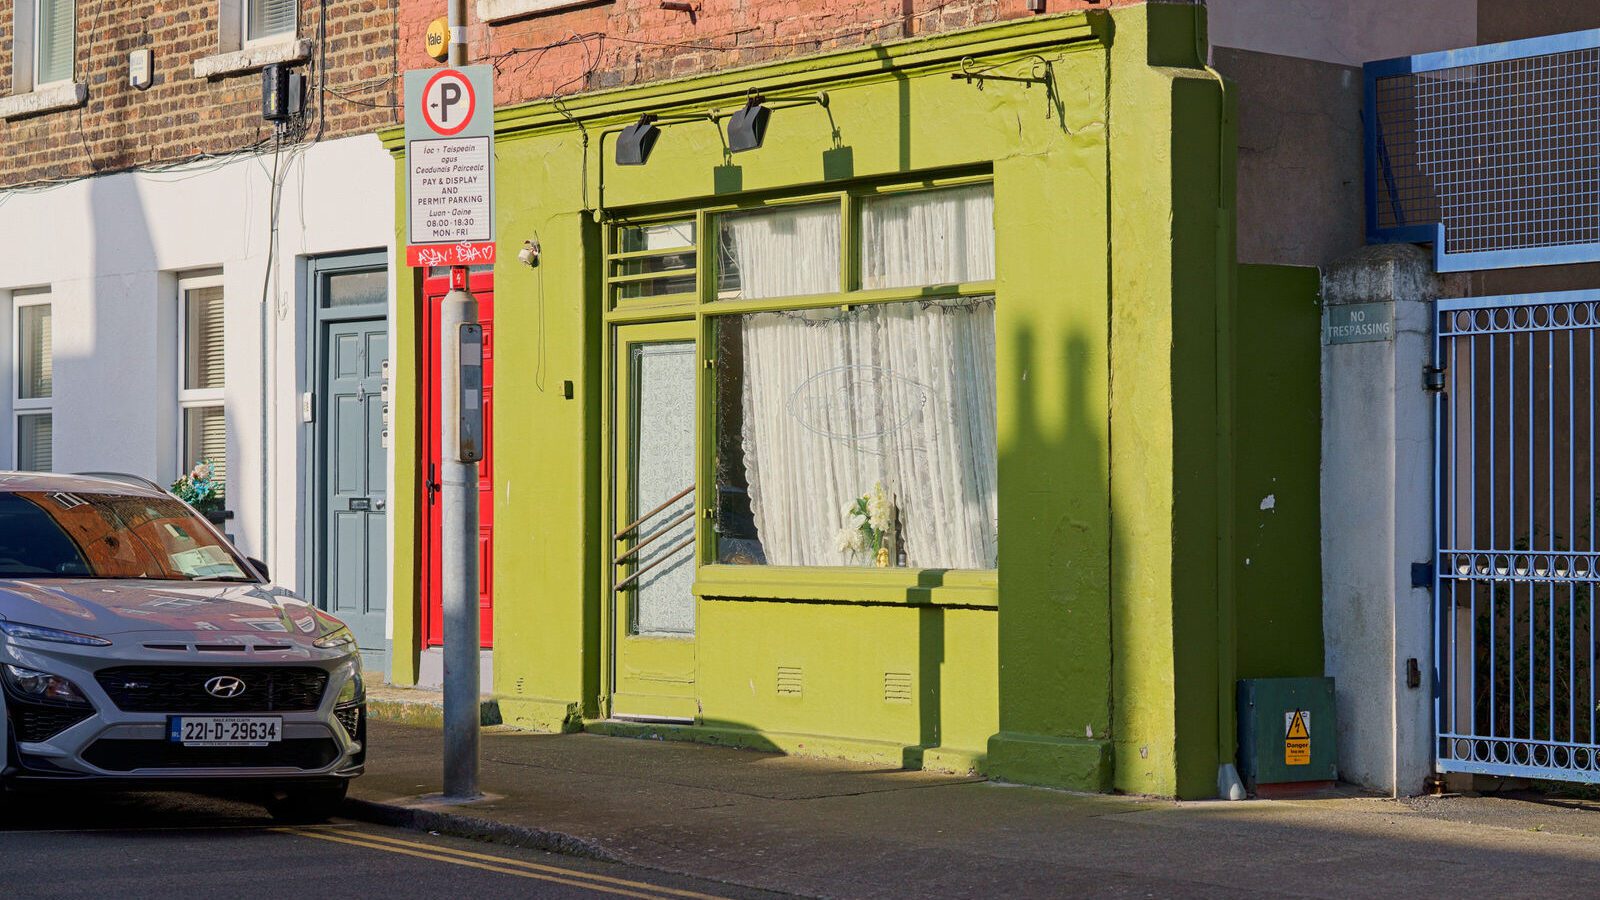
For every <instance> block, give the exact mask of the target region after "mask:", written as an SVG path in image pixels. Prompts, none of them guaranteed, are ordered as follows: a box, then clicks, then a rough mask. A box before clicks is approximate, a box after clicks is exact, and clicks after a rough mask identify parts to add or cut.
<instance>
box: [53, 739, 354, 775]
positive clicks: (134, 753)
mask: <svg viewBox="0 0 1600 900" xmlns="http://www.w3.org/2000/svg"><path fill="white" fill-rule="evenodd" d="M83 758H84V760H85V761H87V762H88V763H89V764H90V765H92V766H94V767H96V768H98V769H102V770H104V771H107V772H132V771H134V770H135V769H243V768H275V769H278V768H287V769H304V770H307V771H310V770H314V769H325V768H327V767H328V766H330V765H332V764H333V761H334V760H335V759H338V758H339V747H338V745H337V744H335V743H334V742H333V739H332V738H289V739H285V740H282V741H279V742H278V743H276V744H272V745H270V746H266V747H185V746H184V745H182V744H177V743H173V742H172V741H149V740H128V739H125V738H101V739H100V740H98V741H95V742H94V743H93V744H91V745H90V746H89V749H88V750H85V751H84V752H83Z"/></svg>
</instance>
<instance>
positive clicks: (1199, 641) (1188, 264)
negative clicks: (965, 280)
mask: <svg viewBox="0 0 1600 900" xmlns="http://www.w3.org/2000/svg"><path fill="white" fill-rule="evenodd" d="M1112 15H1113V19H1114V21H1115V33H1116V40H1115V42H1114V44H1113V46H1112V51H1111V139H1110V144H1111V204H1110V206H1111V246H1112V254H1111V285H1112V286H1111V297H1112V300H1111V366H1112V371H1113V375H1112V385H1111V459H1112V463H1111V518H1112V522H1113V529H1114V535H1115V536H1114V539H1113V544H1112V554H1111V582H1110V583H1111V608H1112V626H1111V645H1112V647H1111V655H1112V660H1113V665H1112V672H1113V674H1112V710H1113V715H1112V718H1113V724H1112V735H1113V748H1114V756H1115V773H1116V774H1115V779H1114V785H1115V787H1116V788H1117V789H1119V790H1123V791H1128V792H1132V793H1149V794H1160V795H1167V796H1172V795H1176V796H1180V797H1210V796H1215V794H1216V790H1217V787H1216V784H1217V782H1216V779H1217V767H1218V764H1219V761H1221V760H1222V759H1224V758H1231V755H1232V754H1231V752H1230V753H1227V754H1226V755H1224V753H1223V747H1224V746H1225V745H1227V746H1230V747H1231V744H1228V739H1227V735H1228V734H1229V733H1230V732H1231V723H1230V721H1224V720H1225V719H1228V718H1229V717H1230V715H1231V705H1230V703H1229V702H1228V700H1227V698H1226V694H1225V692H1224V691H1223V690H1222V689H1221V686H1222V685H1225V684H1228V683H1231V680H1232V657H1231V643H1232V641H1231V637H1232V635H1231V613H1230V612H1229V606H1230V604H1229V603H1226V602H1222V603H1219V597H1220V596H1222V595H1223V594H1224V593H1225V592H1226V590H1227V586H1226V584H1225V583H1224V581H1223V579H1221V578H1220V577H1219V575H1220V570H1221V568H1222V567H1221V566H1220V565H1219V558H1220V559H1226V558H1227V554H1228V553H1229V552H1230V551H1228V549H1227V537H1228V533H1227V523H1228V521H1229V518H1228V516H1229V515H1231V508H1228V507H1227V503H1228V501H1229V498H1230V494H1229V493H1228V488H1227V482H1228V480H1229V478H1230V473H1231V469H1230V467H1229V464H1228V462H1227V460H1226V457H1225V454H1222V453H1221V452H1220V448H1221V447H1222V446H1223V444H1224V442H1225V440H1226V429H1227V428H1228V420H1227V416H1228V414H1229V412H1230V409H1231V403H1230V402H1229V396H1228V391H1229V390H1230V385H1229V383H1228V380H1227V378H1226V377H1225V373H1222V377H1219V370H1218V362H1219V359H1221V360H1224V361H1225V360H1227V359H1228V358H1229V357H1230V356H1231V353H1232V348H1231V344H1230V342H1229V337H1228V331H1227V327H1228V319H1229V307H1230V304H1231V284H1230V274H1229V270H1230V269H1231V260H1232V221H1231V212H1230V210H1229V207H1231V200H1224V198H1227V197H1229V192H1230V191H1231V183H1230V182H1231V176H1230V174H1229V172H1230V167H1231V165H1232V158H1231V154H1232V149H1231V148H1232V145H1233V141H1232V136H1231V134H1228V133H1226V132H1227V129H1228V128H1229V126H1227V125H1226V124H1225V123H1224V116H1223V112H1224V103H1223V98H1222V94H1221V91H1220V90H1219V83H1218V79H1217V78H1216V77H1214V73H1210V72H1208V71H1206V70H1205V69H1203V68H1200V67H1199V66H1198V55H1197V52H1196V50H1197V48H1199V47H1202V46H1203V45H1204V37H1203V34H1197V33H1196V31H1197V29H1199V28H1203V15H1204V12H1203V10H1202V8H1200V7H1198V6H1189V5H1167V4H1151V5H1147V6H1137V7H1128V8H1125V9H1121V10H1118V11H1116V12H1115V13H1113V14H1112ZM1219 156H1220V157H1221V158H1220V159H1219ZM1163 250H1165V251H1167V252H1161V251H1163ZM1219 329H1220V330H1219Z"/></svg>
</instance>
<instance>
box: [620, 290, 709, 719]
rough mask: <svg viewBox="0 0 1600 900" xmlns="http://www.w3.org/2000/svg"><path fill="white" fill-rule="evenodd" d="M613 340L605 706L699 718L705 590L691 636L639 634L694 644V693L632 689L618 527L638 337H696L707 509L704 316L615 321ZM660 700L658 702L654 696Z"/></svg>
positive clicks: (694, 562)
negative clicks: (631, 354) (627, 679)
mask: <svg viewBox="0 0 1600 900" xmlns="http://www.w3.org/2000/svg"><path fill="white" fill-rule="evenodd" d="M608 330H609V340H608V341H607V356H608V361H607V364H606V379H607V391H606V404H607V407H608V408H607V410H606V417H605V423H606V434H605V437H604V440H605V443H604V445H603V446H604V448H605V454H606V468H605V472H604V473H603V477H604V480H605V504H606V507H605V514H604V515H603V516H602V519H601V521H602V522H603V523H604V528H605V533H604V534H603V535H601V546H602V547H603V548H604V550H603V553H604V556H605V559H604V569H603V572H604V575H603V577H602V585H603V590H604V592H605V594H604V613H605V614H604V617H603V618H604V622H605V624H604V629H603V638H602V643H603V648H602V651H603V654H604V655H603V657H602V659H603V661H604V666H605V668H604V672H605V684H604V686H603V701H604V706H605V714H606V715H607V717H609V718H626V719H635V720H651V721H663V722H680V723H686V722H694V721H697V720H698V719H699V713H698V709H699V630H700V621H699V611H698V606H699V598H698V597H694V596H693V594H692V592H691V598H692V602H693V603H694V604H695V606H696V607H697V609H696V613H695V631H694V634H692V635H690V636H688V637H650V638H634V639H633V640H639V641H643V642H645V643H646V644H650V645H660V648H661V649H666V650H668V651H669V652H673V651H675V650H676V648H671V647H669V646H668V645H677V646H678V647H684V646H686V647H687V648H688V649H687V651H686V652H687V653H688V654H689V655H690V657H691V658H692V660H693V663H692V666H693V674H692V677H691V678H690V680H689V682H688V688H687V695H686V696H672V695H667V694H661V695H655V694H644V693H640V692H630V691H624V690H622V688H623V687H624V680H623V678H622V673H621V672H620V670H619V664H620V662H621V658H622V653H623V648H624V645H625V643H627V639H626V636H625V631H626V630H627V629H628V628H629V626H630V622H631V620H632V610H631V609H626V608H624V607H623V605H622V603H620V602H619V598H618V594H617V591H616V585H617V582H618V581H619V579H620V578H622V577H625V576H621V575H619V571H618V569H617V566H616V565H615V563H614V561H613V559H614V554H615V553H616V548H617V545H618V543H619V542H618V541H617V540H616V539H615V537H614V536H615V535H616V533H617V531H618V529H620V528H621V527H622V526H623V525H626V524H628V523H627V522H624V521H622V518H621V516H622V508H623V504H624V502H625V500H626V499H627V497H628V494H629V493H630V492H631V489H630V488H629V487H628V485H630V484H631V481H632V477H633V471H632V466H633V461H632V459H631V453H627V452H625V450H624V448H623V446H622V442H623V441H624V440H625V439H626V436H627V435H629V434H631V433H632V431H633V428H634V425H633V423H632V422H624V421H622V416H623V415H624V414H625V413H626V414H628V415H630V416H631V413H628V412H627V411H626V410H625V404H626V403H627V402H628V401H629V400H630V398H631V396H632V393H633V391H634V390H636V387H635V385H634V383H633V373H632V372H631V371H629V370H628V368H627V362H626V349H627V347H628V345H629V344H634V343H680V342H681V343H688V344H690V345H691V347H692V348H693V349H692V351H691V352H692V353H693V354H694V358H695V361H696V362H695V373H696V376H695V383H694V395H695V396H694V406H693V410H694V413H693V415H694V420H695V435H696V448H695V459H694V461H693V463H692V470H693V472H694V488H695V490H694V491H693V492H692V493H691V494H690V497H691V500H692V505H693V508H694V509H697V510H698V509H699V497H700V493H701V491H700V489H701V486H702V482H703V480H704V474H703V473H702V471H701V457H702V455H703V454H702V453H701V452H700V447H699V444H700V442H701V440H702V438H703V435H704V429H703V427H702V423H701V418H702V410H703V409H704V404H703V398H702V397H701V394H702V392H703V388H702V386H703V382H704V379H703V378H702V377H701V373H702V367H701V365H700V362H699V361H700V360H701V359H702V355H701V337H702V335H701V332H702V328H701V327H700V323H699V322H698V321H697V320H696V319H693V318H682V319H672V320H669V321H660V322H643V323H618V324H614V325H612V326H610V327H609V329H608ZM700 520H701V517H700V516H699V515H696V516H694V518H693V520H692V521H691V529H692V533H693V535H694V538H695V543H694V545H692V546H691V547H690V548H689V549H690V565H691V566H694V567H696V568H698V566H699V564H700V558H701V555H700V544H701V543H702V541H703V540H704V535H703V534H702V533H701V532H702V527H701V526H702V522H701V521H700ZM619 697H627V698H628V699H629V701H630V702H627V703H624V704H622V705H623V706H625V707H626V708H625V709H623V710H620V711H619V709H618V706H619V704H618V698H619ZM640 700H644V701H647V702H650V705H651V707H652V708H651V709H648V710H640V709H638V708H637V706H636V702H635V701H640ZM651 701H653V702H651Z"/></svg>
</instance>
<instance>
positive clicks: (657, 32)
mask: <svg viewBox="0 0 1600 900" xmlns="http://www.w3.org/2000/svg"><path fill="white" fill-rule="evenodd" d="M694 2H696V3H697V4H699V5H700V6H701V7H702V8H701V9H700V10H699V11H698V12H696V13H695V14H693V15H691V14H689V13H687V12H678V11H673V10H667V9H662V8H661V0H609V2H601V3H597V4H591V5H587V6H580V7H577V8H573V9H567V10H560V11H554V12H548V13H542V14H535V15H531V16H528V17H526V18H520V19H515V20H511V21H507V22H502V23H500V24H498V25H488V24H485V23H483V22H480V21H478V19H477V15H476V4H475V3H470V2H469V4H468V7H469V13H468V15H469V18H470V25H469V28H468V40H469V43H470V51H471V57H472V61H473V62H495V63H496V65H497V67H498V71H499V75H498V77H497V79H496V82H495V96H496V100H497V102H499V103H502V104H504V103H515V102H519V101H524V100H532V99H538V98H541V97H549V96H552V95H558V94H569V93H576V92H579V91H585V90H594V89H599V88H607V87H616V86H619V85H628V84H636V83H639V82H643V81H651V80H654V79H659V78H670V77H679V76H684V75H692V74H695V73H698V72H705V71H708V70H712V69H718V68H729V67H733V66H742V65H750V64H752V63H757V62H762V61H764V60H771V59H781V58H785V57H793V56H803V55H807V54H812V53H816V52H819V51H823V50H832V49H839V48H844V47H852V46H861V45H865V44H871V43H881V42H885V41H892V40H899V39H902V38H906V37H913V36H916V35H922V34H931V33H934V32H938V31H949V30H951V29H955V28H965V27H969V26H972V25H981V24H983V23H986V22H996V21H1001V20H1004V19H1016V18H1022V17H1025V16H1031V15H1034V13H1030V12H1028V9H1027V2H1026V0H942V2H941V0H694ZM1135 2H1143V0H1045V5H1046V12H1051V13H1055V12H1064V11H1066V10H1070V9H1104V8H1106V7H1108V6H1125V5H1129V4H1130V3H1135ZM445 11H446V6H445V3H444V0H400V63H401V68H403V69H412V68H423V67H427V66H434V65H438V64H437V63H436V62H434V61H433V60H432V59H431V58H430V57H429V56H428V55H427V51H426V48H425V47H424V41H423V36H424V34H425V33H426V31H427V28H428V23H429V22H431V21H432V20H433V19H435V18H438V17H441V16H443V15H445ZM563 42H565V43H563ZM508 54H510V55H508Z"/></svg>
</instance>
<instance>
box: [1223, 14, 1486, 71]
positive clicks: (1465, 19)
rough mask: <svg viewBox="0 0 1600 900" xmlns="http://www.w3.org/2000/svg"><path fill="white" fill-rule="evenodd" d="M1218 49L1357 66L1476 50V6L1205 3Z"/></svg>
mask: <svg viewBox="0 0 1600 900" xmlns="http://www.w3.org/2000/svg"><path fill="white" fill-rule="evenodd" d="M1206 10H1207V16H1208V22H1209V29H1210V37H1211V43H1212V44H1213V45H1215V46H1218V47H1233V48H1236V49H1239V50H1254V51H1257V52H1260V53H1273V54H1277V55H1278V56H1296V57H1300V58H1302V59H1315V60H1321V61H1322V62H1330V63H1338V64H1340V65H1347V66H1359V65H1361V64H1362V63H1365V62H1371V61H1373V60H1377V59H1388V58H1390V57H1394V56H1409V55H1411V54H1414V53H1431V52H1433V51H1435V50H1452V49H1455V48H1457V47H1471V46H1472V45H1474V44H1476V43H1478V0H1206Z"/></svg>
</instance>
